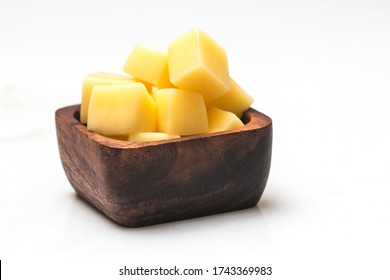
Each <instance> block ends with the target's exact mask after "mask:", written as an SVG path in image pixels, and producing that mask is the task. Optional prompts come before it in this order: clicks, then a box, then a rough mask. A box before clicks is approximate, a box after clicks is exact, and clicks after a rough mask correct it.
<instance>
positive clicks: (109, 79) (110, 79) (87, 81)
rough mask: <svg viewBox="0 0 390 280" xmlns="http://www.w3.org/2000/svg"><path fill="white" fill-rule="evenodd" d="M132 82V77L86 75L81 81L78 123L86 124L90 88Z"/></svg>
mask: <svg viewBox="0 0 390 280" xmlns="http://www.w3.org/2000/svg"><path fill="white" fill-rule="evenodd" d="M132 82H134V80H133V78H132V77H129V76H124V75H119V74H113V73H107V72H97V73H94V74H90V75H87V76H86V77H85V78H84V81H83V92H82V100H81V108H80V121H81V122H82V123H87V122H88V107H89V99H90V96H91V92H92V88H93V87H94V86H96V85H118V84H127V83H132Z"/></svg>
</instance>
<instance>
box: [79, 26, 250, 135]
mask: <svg viewBox="0 0 390 280" xmlns="http://www.w3.org/2000/svg"><path fill="white" fill-rule="evenodd" d="M123 70H124V72H125V73H126V75H119V74H112V73H106V72H99V73H94V74H91V75H88V76H86V77H85V78H84V83H83V95H82V103H81V110H80V121H81V122H82V123H85V124H87V128H88V130H91V131H94V132H97V133H100V134H103V135H105V136H108V137H112V138H117V139H122V140H128V141H154V140H164V139H172V138H177V137H180V136H188V135H195V134H204V133H213V132H218V131H224V130H231V129H236V128H239V127H241V126H243V123H242V121H241V120H240V118H241V117H242V114H243V113H244V112H245V111H246V110H247V109H248V108H249V106H250V105H251V104H252V102H253V99H252V98H251V97H250V96H249V95H248V94H247V93H246V92H245V91H244V90H243V89H242V88H241V87H240V86H239V85H238V84H237V83H236V82H235V81H234V80H233V79H231V78H230V76H229V71H228V62H227V56H226V52H225V50H224V49H223V48H222V47H221V46H220V45H219V44H218V43H217V42H215V41H214V40H213V39H212V38H211V37H210V36H208V35H207V34H206V33H204V32H203V31H201V30H200V29H194V30H191V31H189V32H187V33H185V34H183V35H182V36H180V37H178V38H176V39H175V40H173V41H172V42H171V43H170V44H169V46H168V51H164V50H160V49H157V48H153V47H150V46H148V45H145V44H142V43H139V44H138V45H136V46H135V47H134V49H133V50H132V52H131V53H130V55H129V57H128V59H127V61H126V63H125V65H124V67H123Z"/></svg>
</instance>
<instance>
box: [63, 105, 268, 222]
mask: <svg viewBox="0 0 390 280" xmlns="http://www.w3.org/2000/svg"><path fill="white" fill-rule="evenodd" d="M79 111H80V105H74V106H69V107H65V108H62V109H59V110H57V111H56V114H55V118H56V127H57V138H58V146H59V151H60V156H61V161H62V164H63V167H64V169H65V173H66V175H67V177H68V179H69V181H70V183H71V185H72V186H73V188H74V189H75V190H76V192H77V194H78V195H79V196H80V197H82V198H83V199H85V200H86V201H87V202H89V203H91V204H92V205H93V206H95V207H96V208H97V209H99V210H100V211H101V212H103V213H104V214H105V215H107V216H108V217H109V218H110V219H112V220H113V221H115V222H116V223H118V224H121V225H124V226H128V227H140V226H147V225H153V224H158V223H165V222H170V221H176V220H182V219H189V218H194V217H200V216H206V215H211V214H217V213H222V212H228V211H233V210H239V209H244V208H249V207H252V206H255V205H256V204H257V203H258V202H259V200H260V197H261V195H262V193H263V191H264V188H265V185H266V183H267V179H268V174H269V170H270V164H271V151H272V121H271V119H270V118H269V117H267V116H265V115H263V114H262V113H260V112H258V111H256V110H254V109H252V108H250V109H249V110H248V111H246V112H245V113H244V116H243V118H242V119H243V121H244V123H245V125H244V126H243V127H242V128H240V129H236V130H231V131H225V132H218V133H212V134H204V135H197V136H188V137H182V138H178V139H172V140H163V141H155V142H141V143H140V142H127V141H120V140H113V139H110V138H107V137H104V136H102V135H99V134H97V133H94V132H91V131H88V130H87V128H86V126H85V125H83V124H82V123H80V121H79V115H80V114H79Z"/></svg>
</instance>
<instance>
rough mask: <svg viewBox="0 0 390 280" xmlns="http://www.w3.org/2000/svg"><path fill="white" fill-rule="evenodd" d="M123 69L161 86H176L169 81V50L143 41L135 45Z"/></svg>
mask: <svg viewBox="0 0 390 280" xmlns="http://www.w3.org/2000/svg"><path fill="white" fill-rule="evenodd" d="M123 71H124V72H126V73H128V74H130V75H132V76H134V77H136V78H138V79H141V80H142V81H146V82H148V83H150V84H153V85H155V86H157V87H159V88H166V87H174V86H173V85H172V84H171V83H170V82H169V73H168V54H167V52H166V51H163V50H160V49H156V48H152V47H150V46H148V45H145V44H142V43H139V44H137V45H136V46H135V47H134V49H133V51H132V52H131V53H130V55H129V57H128V58H127V61H126V63H125V65H124V67H123Z"/></svg>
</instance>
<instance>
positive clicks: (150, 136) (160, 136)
mask: <svg viewBox="0 0 390 280" xmlns="http://www.w3.org/2000/svg"><path fill="white" fill-rule="evenodd" d="M175 138H180V135H172V134H166V133H162V132H138V133H131V134H130V135H129V137H128V140H129V141H135V142H145V141H159V140H168V139H175Z"/></svg>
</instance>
